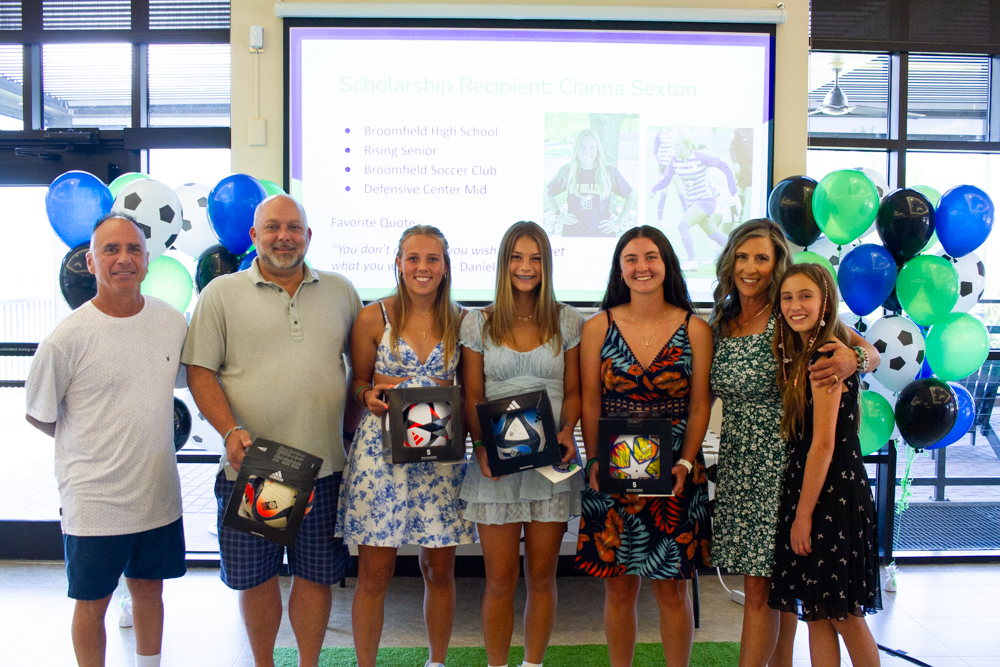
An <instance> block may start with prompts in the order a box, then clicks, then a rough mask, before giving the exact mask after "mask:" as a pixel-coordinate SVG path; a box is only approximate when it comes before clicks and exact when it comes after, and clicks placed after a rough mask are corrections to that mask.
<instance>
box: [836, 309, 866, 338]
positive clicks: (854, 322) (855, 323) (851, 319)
mask: <svg viewBox="0 0 1000 667" xmlns="http://www.w3.org/2000/svg"><path fill="white" fill-rule="evenodd" d="M838 317H840V321H841V322H843V323H844V324H846V325H847V326H849V327H851V328H852V329H854V330H855V331H857V332H858V333H859V334H861V335H862V336H864V335H865V334H866V333H867V332H868V329H869V328H870V327H871V325H872V321H871V320H870V319H869V318H867V317H860V316H858V315H855V314H854V313H852V312H850V311H848V312H846V313H840V315H838Z"/></svg>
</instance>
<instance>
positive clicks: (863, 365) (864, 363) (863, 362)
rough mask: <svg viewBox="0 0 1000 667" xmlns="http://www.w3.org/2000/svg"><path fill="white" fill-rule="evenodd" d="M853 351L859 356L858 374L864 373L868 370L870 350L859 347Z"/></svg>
mask: <svg viewBox="0 0 1000 667" xmlns="http://www.w3.org/2000/svg"><path fill="white" fill-rule="evenodd" d="M852 349H853V350H854V353H855V354H856V355H858V372H859V373H864V372H865V370H866V369H867V368H868V350H866V349H865V348H863V347H861V346H860V345H857V346H855V347H854V348H852Z"/></svg>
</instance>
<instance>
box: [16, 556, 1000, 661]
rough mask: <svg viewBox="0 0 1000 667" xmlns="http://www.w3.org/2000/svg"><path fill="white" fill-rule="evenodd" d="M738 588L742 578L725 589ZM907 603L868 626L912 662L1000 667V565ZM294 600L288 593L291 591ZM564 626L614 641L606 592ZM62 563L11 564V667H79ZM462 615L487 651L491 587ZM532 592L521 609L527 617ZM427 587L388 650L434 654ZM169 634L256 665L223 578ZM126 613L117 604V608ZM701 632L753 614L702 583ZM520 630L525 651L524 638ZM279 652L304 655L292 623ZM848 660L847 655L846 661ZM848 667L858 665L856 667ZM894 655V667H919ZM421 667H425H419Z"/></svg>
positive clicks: (187, 608) (183, 610)
mask: <svg viewBox="0 0 1000 667" xmlns="http://www.w3.org/2000/svg"><path fill="white" fill-rule="evenodd" d="M726 581H727V584H728V585H729V586H731V587H732V586H733V585H737V584H738V583H739V578H738V577H726ZM899 582H900V591H899V592H897V593H888V594H886V595H885V596H884V597H885V609H884V610H883V611H882V612H880V613H879V614H877V615H875V616H873V617H869V623H870V625H871V628H872V631H873V633H874V635H875V638H876V640H877V641H878V642H879V643H881V644H883V645H886V646H889V647H891V648H895V649H902V650H905V651H907V652H908V653H909V654H910V655H912V656H914V657H917V658H919V659H921V660H923V661H924V662H926V663H927V664H929V665H931V666H932V667H997V666H998V665H1000V633H998V632H997V628H998V627H1000V565H997V564H993V565H904V566H903V567H902V571H901V575H900V579H899ZM282 584H283V586H282V588H283V590H284V591H285V594H286V595H287V584H288V581H287V580H285V579H283V580H282ZM353 584H354V581H353V580H348V588H346V589H340V588H336V587H335V588H334V610H333V616H332V618H331V621H330V625H331V627H332V628H333V629H331V630H330V631H328V633H327V636H326V644H327V645H329V646H349V645H350V643H351V632H350V599H351V594H352V588H351V587H352V586H353ZM559 584H560V606H559V617H558V619H557V622H556V628H555V631H554V633H553V637H552V643H554V644H579V643H600V642H603V641H604V630H603V625H602V620H601V605H600V602H599V601H600V600H601V598H602V596H603V592H602V587H601V583H600V582H598V581H595V580H591V579H587V578H578V577H574V578H565V579H560V582H559ZM65 589H66V582H65V574H64V571H63V568H62V564H61V563H38V562H31V563H29V562H12V561H0V628H3V630H2V641H0V664H3V665H12V666H13V665H16V666H21V665H28V666H31V667H55V666H59V667H63V666H66V665H73V664H75V662H74V660H73V652H72V645H71V643H70V637H69V622H70V617H71V615H72V610H73V603H72V602H71V601H70V600H68V599H67V598H66V596H65ZM458 590H459V609H458V613H457V615H456V618H457V620H456V625H455V632H454V635H453V644H454V645H456V646H477V645H482V635H481V632H482V629H481V626H480V623H479V601H480V599H481V596H482V591H483V580H482V579H473V578H460V579H459V580H458ZM523 593H524V590H523V585H522V587H521V588H520V589H519V604H521V605H523ZM421 598H422V586H421V581H420V579H418V578H398V579H396V580H395V581H394V582H393V585H392V587H391V589H390V594H389V598H388V600H387V606H386V609H387V613H386V624H385V631H384V634H383V645H385V646H418V645H421V644H423V642H424V634H423V622H422V618H421V612H420V609H421ZM164 599H165V604H166V615H167V616H166V624H165V630H164V645H163V662H162V664H163V667H176V666H181V665H184V666H186V667H209V666H211V667H249V666H252V664H253V662H252V660H251V658H250V653H249V649H248V647H247V642H246V635H245V633H244V630H243V625H242V623H241V621H240V618H239V613H238V611H237V606H236V594H235V593H234V592H233V591H230V590H229V589H227V588H226V587H225V586H223V585H222V583H221V582H220V581H219V578H218V570H215V569H192V570H191V571H189V573H188V575H187V576H185V577H184V578H182V579H179V580H174V581H169V582H167V584H166V586H165V592H164ZM116 603H117V601H116V602H115V603H114V604H116ZM701 603H702V627H701V629H699V630H697V631H696V632H695V641H738V640H739V634H740V623H741V619H742V607H740V606H739V605H737V604H736V603H734V602H731V601H730V600H729V599H728V597H726V594H725V591H724V590H723V589H722V587H721V586H720V585H719V581H718V579H717V578H716V577H714V576H709V575H705V576H703V577H702V580H701ZM639 604H640V627H639V641H643V642H656V641H659V630H658V626H657V623H656V620H655V619H656V617H655V602H654V601H653V598H652V595H651V590H650V589H649V587H648V586H645V587H644V588H643V589H642V592H641V594H640V603H639ZM107 628H108V651H107V655H108V665H109V666H115V667H117V666H122V665H132V653H133V651H134V644H133V633H132V631H131V630H122V629H119V628H118V627H117V608H116V607H114V606H113V607H112V610H111V611H109V614H108V622H107ZM522 632H523V630H522V628H521V627H520V622H518V627H516V628H515V638H514V639H515V642H517V641H519V640H520V639H522V638H523V634H522ZM278 645H279V646H293V645H294V637H293V635H292V631H291V628H290V627H289V626H288V623H287V618H286V620H285V621H284V622H283V624H282V627H281V631H280V633H279V635H278ZM844 656H845V658H846V652H845V653H844ZM844 664H845V665H846V664H849V662H848V661H846V660H845V663H844ZM911 664H912V663H909V662H907V661H904V660H902V659H899V658H892V657H889V656H886V655H884V654H883V660H882V665H883V666H885V667H907V666H909V665H911ZM807 665H809V653H808V635H807V631H806V628H805V626H804V624H800V627H799V634H798V635H797V636H796V644H795V667H806V666H807ZM415 667H419V666H415Z"/></svg>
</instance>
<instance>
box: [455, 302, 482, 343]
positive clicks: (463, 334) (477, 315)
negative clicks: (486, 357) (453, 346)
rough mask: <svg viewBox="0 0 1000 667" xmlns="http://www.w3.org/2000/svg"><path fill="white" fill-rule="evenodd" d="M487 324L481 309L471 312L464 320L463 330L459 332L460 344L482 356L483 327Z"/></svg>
mask: <svg viewBox="0 0 1000 667" xmlns="http://www.w3.org/2000/svg"><path fill="white" fill-rule="evenodd" d="M485 324H486V318H485V317H484V316H483V311H482V310H481V309H479V308H474V309H472V310H470V311H469V314H468V315H466V316H465V319H464V320H462V328H461V329H460V330H459V332H458V338H459V344H460V345H461V346H462V347H465V348H468V349H470V350H472V351H473V352H476V353H478V354H482V353H483V327H484V326H485Z"/></svg>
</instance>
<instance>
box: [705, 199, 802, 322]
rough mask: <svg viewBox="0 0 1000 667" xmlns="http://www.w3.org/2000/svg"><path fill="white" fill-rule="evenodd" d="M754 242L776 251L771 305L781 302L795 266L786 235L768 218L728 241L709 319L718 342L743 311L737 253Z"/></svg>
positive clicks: (736, 232) (746, 226) (718, 263)
mask: <svg viewBox="0 0 1000 667" xmlns="http://www.w3.org/2000/svg"><path fill="white" fill-rule="evenodd" d="M752 238H765V239H770V240H771V245H772V246H773V247H774V270H773V271H772V272H771V284H770V285H768V287H767V296H768V299H769V300H770V301H771V303H775V302H776V301H777V298H778V286H779V285H780V284H781V280H782V278H783V277H784V275H785V271H787V270H788V267H790V266H791V265H792V258H791V252H790V251H789V249H788V242H787V241H785V234H784V232H782V231H781V227H779V226H778V223H776V222H774V221H773V220H768V219H767V218H757V219H755V220H747V221H746V222H744V223H743V224H742V225H740V226H739V227H737V228H736V229H734V230H733V232H732V233H731V234H730V235H729V240H728V241H726V247H724V248H723V249H722V252H720V253H719V258H718V259H717V260H716V262H715V275H716V277H717V280H718V282H717V283H716V285H715V292H714V293H713V294H712V297H713V298H714V299H715V305H714V306H712V314H711V316H710V317H709V318H708V324H709V326H711V327H712V335H713V336H714V337H715V338H716V339H718V338H720V337H722V336H723V335H724V334H725V326H726V323H727V322H735V321H736V318H737V317H738V316H739V314H740V313H741V312H742V310H743V306H742V304H741V303H740V292H739V290H738V289H737V288H736V251H737V250H739V248H740V246H741V245H743V244H744V243H746V242H747V241H748V240H749V239H752ZM775 315H777V311H775Z"/></svg>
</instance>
